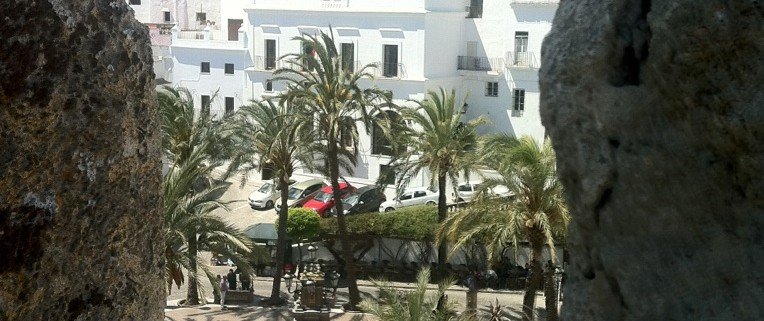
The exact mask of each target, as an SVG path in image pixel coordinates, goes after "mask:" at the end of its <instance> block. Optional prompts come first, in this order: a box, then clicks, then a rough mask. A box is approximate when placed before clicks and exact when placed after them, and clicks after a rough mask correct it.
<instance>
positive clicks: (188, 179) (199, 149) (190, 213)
mask: <svg viewBox="0 0 764 321" xmlns="http://www.w3.org/2000/svg"><path fill="white" fill-rule="evenodd" d="M157 98H158V101H159V112H160V117H161V120H162V124H161V128H162V147H163V151H164V155H165V157H166V158H167V159H168V160H169V161H170V162H171V163H172V166H171V168H170V171H169V172H168V173H167V174H166V175H165V177H164V181H163V185H162V188H163V195H164V200H163V213H164V218H165V259H166V266H167V284H168V288H171V285H172V283H175V284H176V285H177V286H180V284H181V283H182V282H183V270H186V271H188V273H187V279H188V294H187V298H186V302H187V304H198V303H199V294H200V291H201V286H200V283H199V282H200V278H201V276H202V274H206V275H207V277H208V279H209V280H210V282H211V283H212V284H213V285H215V286H216V285H217V283H216V282H215V281H214V279H213V275H212V274H211V273H210V271H209V268H208V267H207V265H206V263H205V262H203V261H200V260H199V256H198V253H199V251H213V252H217V253H221V254H224V255H227V256H228V257H230V258H231V259H232V260H233V261H234V262H236V263H237V265H238V266H239V267H240V268H241V269H243V270H244V271H245V272H247V273H251V272H252V268H251V266H250V265H249V262H250V261H253V260H255V259H257V255H256V253H259V252H258V250H259V248H257V247H256V246H255V245H254V244H252V243H251V242H250V241H249V239H248V238H247V237H246V236H245V235H244V234H243V233H241V231H239V230H238V229H236V228H234V227H233V226H232V225H230V224H226V223H224V222H222V221H221V220H220V219H219V218H217V217H215V216H214V215H212V212H213V211H215V210H218V209H222V210H225V209H227V207H226V204H225V203H223V202H220V201H219V198H220V196H221V195H222V194H223V192H224V191H225V189H226V188H227V187H226V185H225V184H223V183H222V181H221V180H215V179H213V171H214V170H215V169H216V168H217V167H218V166H221V165H222V163H223V161H224V160H225V159H227V158H228V157H230V152H231V146H232V145H233V144H232V139H231V135H230V131H229V128H228V126H227V123H226V122H225V121H223V120H216V119H214V117H212V116H210V115H207V114H204V113H203V114H201V115H196V114H195V110H194V106H193V101H192V99H191V95H190V93H189V92H188V91H187V90H185V89H172V88H169V87H165V88H164V89H163V90H160V91H158V92H157ZM231 172H232V170H230V168H229V170H226V171H225V173H224V174H223V175H222V176H221V178H225V177H226V174H228V173H231ZM200 270H201V271H200Z"/></svg>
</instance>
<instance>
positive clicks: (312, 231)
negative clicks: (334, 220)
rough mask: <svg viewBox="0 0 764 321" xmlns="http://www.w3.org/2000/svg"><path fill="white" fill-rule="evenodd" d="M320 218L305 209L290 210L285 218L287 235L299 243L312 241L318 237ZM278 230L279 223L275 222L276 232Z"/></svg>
mask: <svg viewBox="0 0 764 321" xmlns="http://www.w3.org/2000/svg"><path fill="white" fill-rule="evenodd" d="M320 221H321V218H320V217H319V216H318V214H316V212H313V211H311V210H309V209H306V208H290V209H289V216H288V218H287V227H286V230H287V235H289V237H291V238H292V239H293V240H296V241H300V240H306V239H312V238H315V237H317V236H318V235H319V231H320ZM278 228H279V221H278V219H277V220H276V230H278Z"/></svg>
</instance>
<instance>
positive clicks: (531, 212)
mask: <svg viewBox="0 0 764 321" xmlns="http://www.w3.org/2000/svg"><path fill="white" fill-rule="evenodd" d="M482 149H483V155H484V158H483V161H482V164H483V165H484V166H487V167H488V168H490V169H493V170H495V171H496V172H497V173H498V174H499V177H498V178H486V180H485V182H484V186H483V191H481V193H480V195H478V197H477V199H476V200H475V201H473V203H472V205H471V206H469V207H467V208H466V209H465V210H463V211H461V212H458V213H456V214H455V215H453V216H451V217H449V218H448V219H447V220H446V221H445V222H444V223H443V224H442V225H441V228H440V230H439V231H438V239H439V240H444V241H451V242H455V243H454V247H455V248H459V247H462V246H467V245H470V244H472V243H473V242H477V243H480V244H485V245H486V246H487V249H488V255H489V257H491V258H496V257H498V256H499V255H501V253H502V251H503V249H504V246H505V244H507V243H512V244H513V245H514V246H515V247H517V244H518V243H519V242H521V241H527V242H528V243H529V244H530V248H531V276H530V278H529V279H528V281H527V282H526V288H525V295H524V297H523V319H524V320H532V319H533V309H534V307H535V299H536V290H537V289H538V288H539V287H540V285H541V280H542V269H541V254H542V250H543V248H544V246H548V248H549V251H550V253H551V255H552V258H553V259H555V250H554V241H555V237H560V236H561V235H564V233H565V231H566V229H567V225H568V221H569V220H570V218H569V216H568V209H567V207H566V205H565V201H564V196H563V187H562V184H561V183H560V181H559V180H558V179H557V173H556V165H555V155H554V150H552V146H551V143H550V142H549V141H547V142H545V143H544V144H543V145H541V146H540V145H539V144H538V143H537V142H536V141H535V140H534V139H533V138H531V137H527V136H525V137H522V138H520V139H516V138H514V137H511V136H508V135H498V136H492V137H489V138H488V139H486V141H485V143H484V145H483V146H482ZM497 185H505V186H507V187H508V188H509V190H510V192H511V193H513V196H512V197H510V198H509V199H496V198H489V197H488V195H487V194H488V193H487V192H486V191H487V190H488V189H489V188H491V187H494V186H497ZM556 312H557V311H556V309H553V308H550V307H548V308H547V314H548V315H549V314H550V313H554V315H556Z"/></svg>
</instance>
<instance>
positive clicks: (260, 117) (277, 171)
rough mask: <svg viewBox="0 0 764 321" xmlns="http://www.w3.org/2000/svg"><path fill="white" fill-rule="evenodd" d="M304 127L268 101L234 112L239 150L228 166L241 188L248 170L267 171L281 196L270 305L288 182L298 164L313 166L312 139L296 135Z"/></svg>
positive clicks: (279, 264)
mask: <svg viewBox="0 0 764 321" xmlns="http://www.w3.org/2000/svg"><path fill="white" fill-rule="evenodd" d="M304 124H305V122H304V121H303V118H300V117H295V115H294V114H292V113H291V112H290V111H289V108H288V107H287V105H283V104H282V105H276V104H274V103H273V102H272V101H270V100H266V101H260V102H252V103H251V104H249V105H247V106H243V107H242V108H241V109H239V111H238V112H237V116H236V121H235V127H234V132H235V133H236V138H237V144H238V146H239V148H238V153H237V154H236V155H235V157H234V158H233V159H232V163H234V164H237V165H236V166H239V168H240V170H241V171H242V172H243V173H245V174H244V175H242V184H244V182H245V181H246V177H247V176H246V173H249V172H250V171H252V170H258V171H262V170H266V169H267V170H271V171H272V172H273V173H274V180H275V181H276V182H275V183H276V186H278V188H277V189H278V191H279V193H280V194H281V207H280V208H279V213H278V216H279V218H278V221H277V222H276V223H277V225H278V227H279V228H278V240H277V242H276V243H277V247H276V273H275V275H274V278H273V286H272V289H271V297H270V302H271V303H272V304H279V303H281V302H282V300H281V294H280V293H281V276H282V275H283V274H284V263H285V262H284V260H285V258H284V256H285V247H286V236H287V230H286V228H287V224H286V222H287V210H288V206H287V201H288V193H289V178H290V177H291V176H292V174H293V172H294V169H295V168H296V167H297V166H298V164H303V165H302V166H308V167H309V166H311V165H312V164H313V163H312V159H311V156H312V153H311V151H310V150H309V149H308V148H307V146H309V144H310V142H312V137H310V136H309V135H307V134H301V133H300V128H301V126H302V125H304ZM308 134H309V133H308Z"/></svg>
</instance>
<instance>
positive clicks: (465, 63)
mask: <svg viewBox="0 0 764 321" xmlns="http://www.w3.org/2000/svg"><path fill="white" fill-rule="evenodd" d="M503 68H504V58H488V57H473V56H459V63H458V65H457V69H458V70H473V71H495V72H499V71H501V70H502V69H503Z"/></svg>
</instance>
